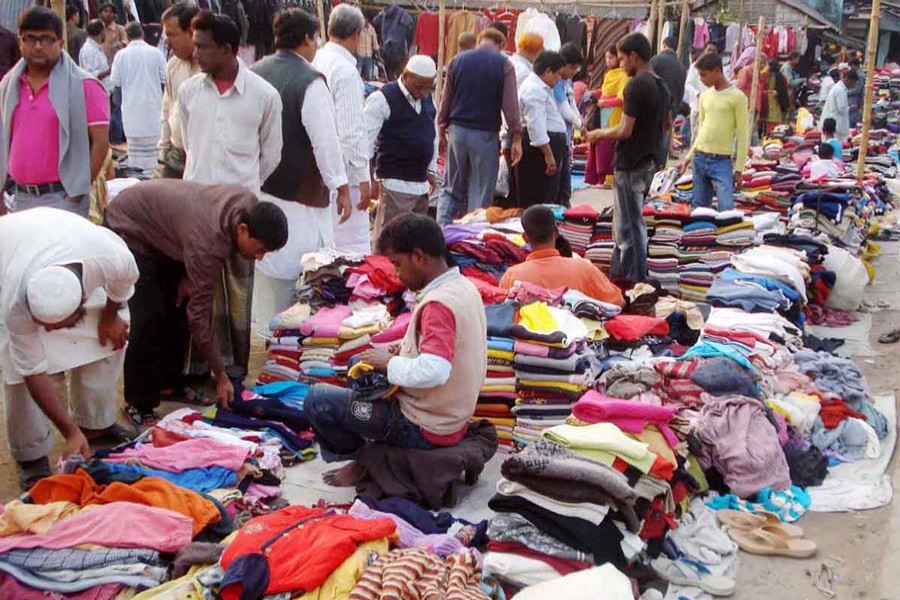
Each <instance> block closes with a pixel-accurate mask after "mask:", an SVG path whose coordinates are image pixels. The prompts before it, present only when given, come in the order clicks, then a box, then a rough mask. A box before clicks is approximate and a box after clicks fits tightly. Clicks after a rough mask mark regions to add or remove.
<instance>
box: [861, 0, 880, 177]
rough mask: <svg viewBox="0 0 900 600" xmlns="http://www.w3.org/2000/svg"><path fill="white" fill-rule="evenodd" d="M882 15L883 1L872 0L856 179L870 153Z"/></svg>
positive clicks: (864, 170) (863, 169) (863, 170)
mask: <svg viewBox="0 0 900 600" xmlns="http://www.w3.org/2000/svg"><path fill="white" fill-rule="evenodd" d="M880 14H881V0H872V18H871V19H870V20H869V43H868V45H867V46H866V83H865V86H864V89H865V92H863V93H864V94H865V96H863V117H862V119H863V128H862V140H860V146H859V162H858V163H857V165H856V177H857V179H862V177H863V174H864V173H865V172H866V155H867V154H868V153H869V127H870V126H871V123H872V85H873V84H874V82H875V56H876V54H877V53H878V25H879V21H880Z"/></svg>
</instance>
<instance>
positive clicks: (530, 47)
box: [509, 33, 544, 87]
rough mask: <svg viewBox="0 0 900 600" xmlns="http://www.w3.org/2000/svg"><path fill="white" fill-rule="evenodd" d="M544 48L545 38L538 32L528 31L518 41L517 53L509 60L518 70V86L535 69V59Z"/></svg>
mask: <svg viewBox="0 0 900 600" xmlns="http://www.w3.org/2000/svg"><path fill="white" fill-rule="evenodd" d="M543 49H544V38H542V37H541V36H540V35H538V34H536V33H526V34H523V35H522V36H520V37H519V40H518V42H516V53H515V54H513V55H512V56H510V57H509V62H511V63H512V64H513V67H514V68H515V70H516V87H519V86H520V85H522V84H523V83H524V82H525V80H526V79H527V78H528V76H529V75H531V72H532V70H533V69H534V60H535V59H536V58H537V55H538V54H540V53H541V50H543Z"/></svg>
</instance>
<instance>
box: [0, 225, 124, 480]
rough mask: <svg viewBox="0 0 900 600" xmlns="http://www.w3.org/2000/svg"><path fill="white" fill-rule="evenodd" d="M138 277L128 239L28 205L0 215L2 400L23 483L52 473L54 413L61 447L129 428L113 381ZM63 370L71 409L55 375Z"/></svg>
mask: <svg viewBox="0 0 900 600" xmlns="http://www.w3.org/2000/svg"><path fill="white" fill-rule="evenodd" d="M137 279H138V268H137V264H136V263H135V260H134V257H133V256H132V254H131V252H130V251H129V250H128V246H126V245H125V242H123V241H122V240H121V239H120V238H119V237H118V236H117V235H116V234H115V233H113V232H112V231H110V230H108V229H105V228H103V227H99V226H97V225H94V224H93V223H91V222H90V221H88V220H87V219H85V218H83V217H80V216H78V215H75V214H73V213H70V212H66V211H63V210H59V209H55V208H33V209H30V210H25V211H21V212H18V213H14V214H11V215H7V216H5V217H2V218H0V367H2V370H3V384H4V385H3V405H4V409H5V412H6V427H7V439H8V441H9V449H10V453H11V454H12V456H13V458H14V459H15V460H16V462H17V463H18V467H19V483H20V485H21V486H22V488H23V489H28V488H29V487H31V485H33V484H34V483H35V482H36V481H37V480H38V479H40V478H41V477H46V476H48V475H50V464H49V460H48V458H47V455H48V454H49V452H50V450H51V449H52V448H53V446H54V444H55V436H54V435H53V431H52V428H51V423H52V424H53V425H55V426H56V428H57V429H58V430H59V432H60V433H61V434H62V435H63V437H64V438H65V449H64V451H63V456H68V455H71V454H80V455H82V456H84V457H85V458H87V457H88V456H89V455H90V446H89V440H97V441H99V440H101V439H102V440H104V441H108V442H114V443H121V442H123V441H126V440H128V439H129V438H130V437H131V436H130V433H132V432H130V431H128V430H126V429H125V428H123V427H121V426H120V425H117V424H116V419H117V417H118V414H119V411H118V408H117V406H116V389H117V384H118V379H119V373H120V372H121V370H122V364H123V362H124V360H125V350H124V348H125V345H126V343H127V341H128V322H127V321H126V319H127V317H128V312H127V308H126V302H127V301H128V299H129V298H130V297H131V295H132V294H133V293H134V286H135V283H136V282H137ZM66 372H68V377H67V379H68V400H69V402H70V403H71V405H72V412H73V415H70V414H69V410H68V408H67V406H66V403H65V400H66V398H65V397H62V398H60V395H59V394H58V390H57V385H56V382H55V381H54V380H55V379H59V378H61V377H62V375H63V373H66ZM57 375H58V376H59V377H56V376H57Z"/></svg>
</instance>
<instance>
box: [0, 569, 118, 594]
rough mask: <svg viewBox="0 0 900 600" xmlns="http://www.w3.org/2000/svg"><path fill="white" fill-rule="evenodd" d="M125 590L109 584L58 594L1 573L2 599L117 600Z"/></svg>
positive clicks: (0, 589) (0, 592)
mask: <svg viewBox="0 0 900 600" xmlns="http://www.w3.org/2000/svg"><path fill="white" fill-rule="evenodd" d="M124 588H125V586H124V585H121V584H118V583H108V584H106V585H98V586H96V587H92V588H90V589H88V590H84V591H83V592H76V593H74V594H57V593H56V592H48V591H45V590H37V589H35V588H31V587H28V586H27V585H23V584H21V583H19V582H18V581H16V580H15V579H14V578H13V576H12V575H7V574H6V573H0V598H15V599H16V600H115V599H116V597H117V596H118V595H119V593H120V592H121V591H122V590H123V589H124Z"/></svg>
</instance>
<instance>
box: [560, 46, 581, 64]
mask: <svg viewBox="0 0 900 600" xmlns="http://www.w3.org/2000/svg"><path fill="white" fill-rule="evenodd" d="M559 55H560V56H562V59H563V64H566V65H578V66H581V65H582V64H584V54H582V52H581V48H579V47H578V46H577V45H575V44H573V43H572V42H568V43H565V44H563V45H562V48H560V49H559Z"/></svg>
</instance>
